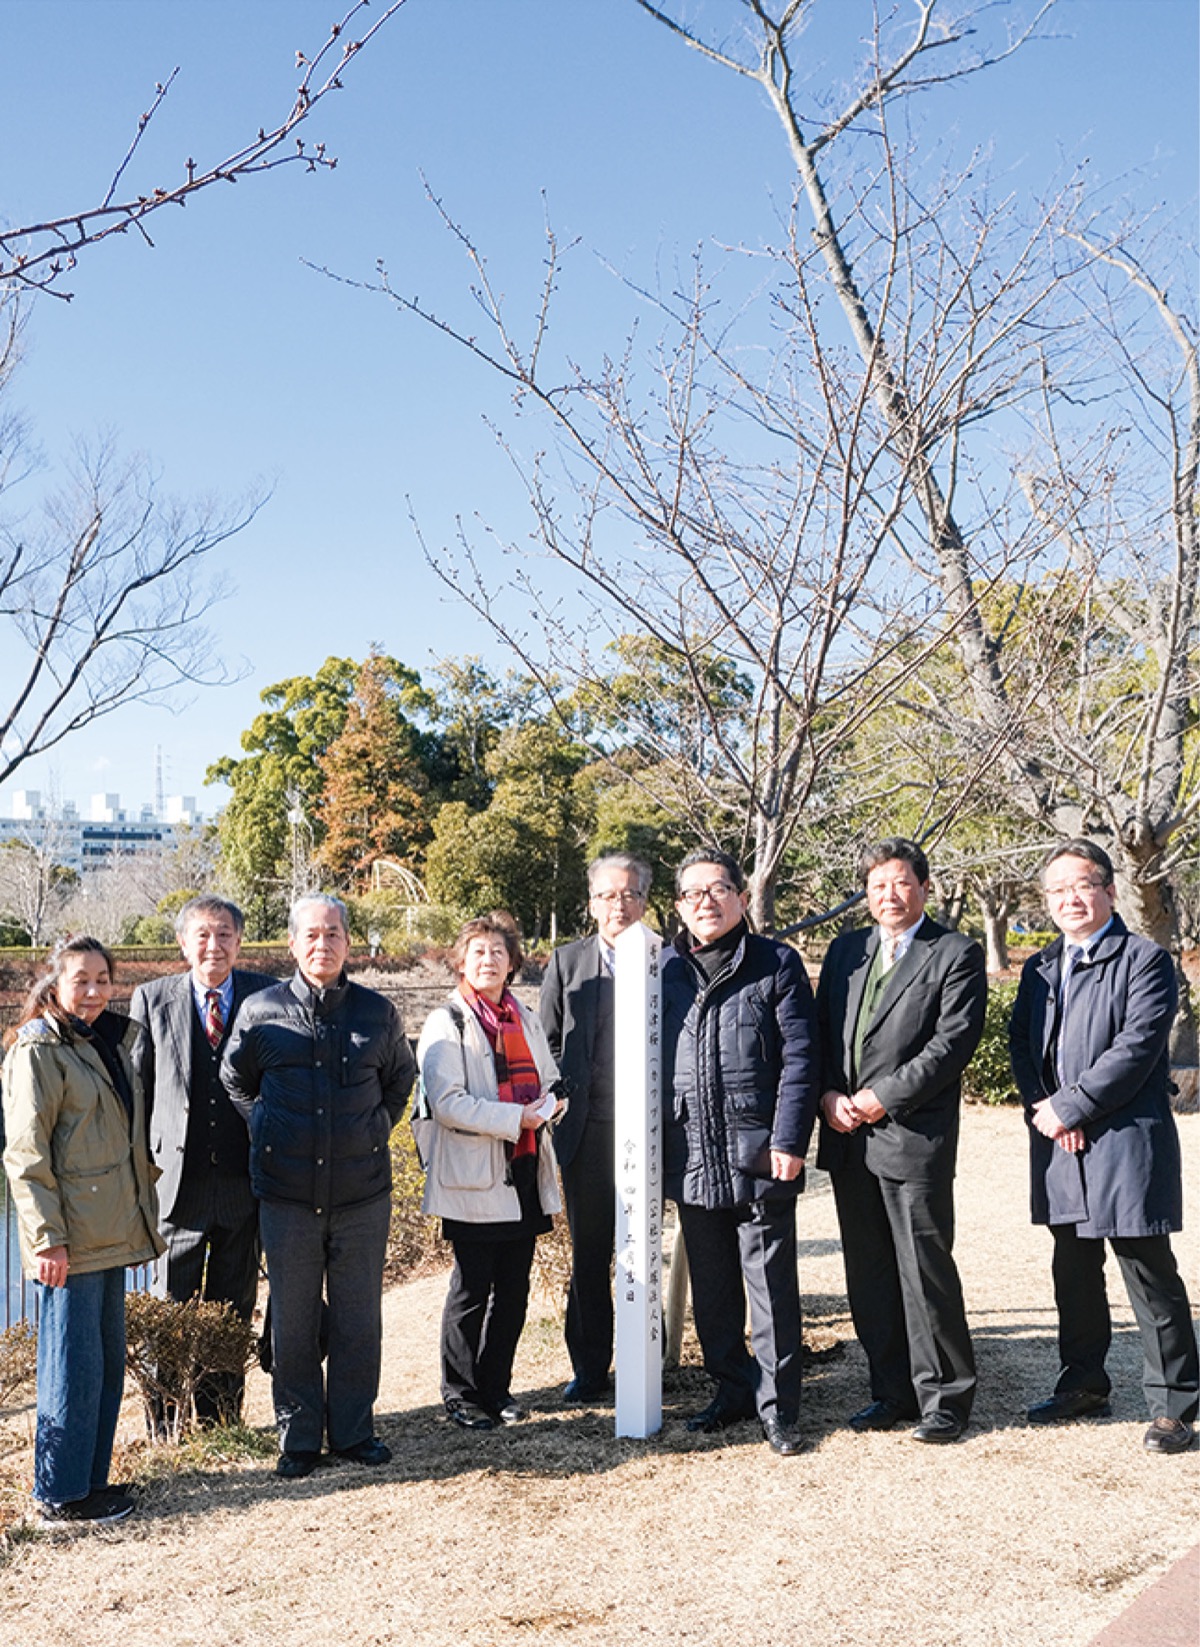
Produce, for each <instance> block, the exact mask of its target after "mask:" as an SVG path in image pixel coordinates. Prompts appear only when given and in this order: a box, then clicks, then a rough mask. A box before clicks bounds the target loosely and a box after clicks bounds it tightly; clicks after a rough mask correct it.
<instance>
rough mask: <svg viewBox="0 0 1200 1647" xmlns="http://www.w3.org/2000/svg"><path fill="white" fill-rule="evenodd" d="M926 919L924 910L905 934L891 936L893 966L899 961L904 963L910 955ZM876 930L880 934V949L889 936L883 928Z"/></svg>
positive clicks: (898, 933)
mask: <svg viewBox="0 0 1200 1647" xmlns="http://www.w3.org/2000/svg"><path fill="white" fill-rule="evenodd" d="M924 919H925V912H924V911H923V910H922V912H921V914H920V915H919V916H918V918H917V919H916V920H915V921H914V922H913V924H912V925H911V926H909V927H905V929H904V931H903V932H896V933H893V934H891V943H892V945H893V949H892V966H895V965H896V962H897V961H902V960H903V959H904V957H905V956H906V955H907V954H908V952H909V950H910V949H911V948H912V941H913V939H914V938H915V937H916V935H917V933H918V931H919V930H920V927H921V922H922V921H923V920H924ZM875 930H876V932H878V934H879V944H880V948H882V947H883V942H884V938H885V937H886V936H887V934H885V932H884V930H883V928H882V927H881V926H880V927H876V929H875Z"/></svg>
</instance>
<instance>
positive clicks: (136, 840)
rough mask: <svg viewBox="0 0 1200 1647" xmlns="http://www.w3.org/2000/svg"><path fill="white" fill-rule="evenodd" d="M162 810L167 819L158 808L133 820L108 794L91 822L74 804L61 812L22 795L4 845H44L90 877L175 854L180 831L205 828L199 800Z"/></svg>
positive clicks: (3, 821) (171, 803)
mask: <svg viewBox="0 0 1200 1647" xmlns="http://www.w3.org/2000/svg"><path fill="white" fill-rule="evenodd" d="M163 810H164V812H165V814H166V815H165V817H162V818H158V817H156V816H155V813H154V809H153V807H150V806H143V807H142V809H141V811H140V812H139V814H138V816H137V817H136V818H131V817H130V815H129V813H128V812H127V811H126V810H125V809H124V808H123V807H122V805H121V797H120V795H112V794H103V795H93V796H92V798H91V802H90V805H89V808H88V813H89V815H88V817H87V818H80V816H79V812H78V809H77V808H76V806H75V804H74V803H73V802H71V801H67V802H64V803H63V805H62V806H58V807H56V806H53V805H51V804H50V802H48V801H46V800H45V799H44V798H43V796H42V794H41V791H40V790H37V789H18V790H17V791H16V792H15V793H14V794H13V796H12V800H11V803H10V811H9V815H8V816H7V817H0V841H14V840H15V841H26V842H28V843H29V844H30V845H31V846H37V847H41V846H43V845H45V846H46V847H47V848H48V849H49V850H50V851H51V852H52V853H53V854H54V858H55V861H56V862H58V863H60V864H63V865H65V867H66V868H68V869H73V870H75V871H76V873H78V874H86V873H87V872H88V870H90V869H99V868H102V867H103V866H104V865H105V864H107V863H111V862H112V860H113V859H114V858H116V857H127V856H130V855H134V854H136V855H138V856H145V855H146V854H158V853H160V852H170V851H172V850H173V849H174V847H175V846H176V845H177V844H178V830H179V829H180V828H181V827H187V828H195V827H196V826H197V825H198V824H200V823H201V822H203V815H202V814H201V813H200V812H198V811H197V809H196V798H195V796H194V795H173V796H171V798H170V799H169V800H168V801H167V802H166V804H165V806H164V808H163Z"/></svg>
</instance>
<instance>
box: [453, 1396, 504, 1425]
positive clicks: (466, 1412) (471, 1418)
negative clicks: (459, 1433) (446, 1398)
mask: <svg viewBox="0 0 1200 1647" xmlns="http://www.w3.org/2000/svg"><path fill="white" fill-rule="evenodd" d="M446 1412H447V1415H448V1416H449V1418H450V1421H451V1423H454V1424H457V1425H458V1427H459V1429H460V1430H494V1429H495V1428H496V1420H495V1419H494V1418H493V1417H492V1415H491V1413H485V1412H484V1410H483V1408H482V1407H477V1406H475V1404H474V1402H471V1401H451V1402H448V1403H447V1405H446Z"/></svg>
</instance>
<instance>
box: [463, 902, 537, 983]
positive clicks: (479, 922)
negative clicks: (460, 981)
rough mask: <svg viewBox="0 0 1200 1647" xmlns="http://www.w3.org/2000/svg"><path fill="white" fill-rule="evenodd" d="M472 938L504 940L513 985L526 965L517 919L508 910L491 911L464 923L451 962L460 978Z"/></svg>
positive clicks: (509, 974)
mask: <svg viewBox="0 0 1200 1647" xmlns="http://www.w3.org/2000/svg"><path fill="white" fill-rule="evenodd" d="M472 938H503V939H504V947H505V948H506V949H507V950H508V969H509V970H508V980H507V981H508V982H509V983H511V982H512V981H513V979H514V978H515V977H516V975H517V973H518V972H520V970H521V968H522V967H523V966H524V965H525V951H524V950H523V949H522V947H521V929H520V927H519V926H518V925H517V923H516V920H515V918H514V917H513V916H512V915H510V914H509V913H508V911H507V909H493V910H489V912H488V913H487V914H486V915H477V916H476V917H475V919H474V920H473V921H464V922H463V924H462V926H460V927H459V929H458V936H457V937H456V938H455V940H454V947H453V949H451V951H450V961H451V964H452V965H453V967H454V970H455V972H457V973H458V975H459V977H461V976H462V969H463V962H464V961H465V960H466V958H467V946H468V945H469V944H470V942H471V939H472Z"/></svg>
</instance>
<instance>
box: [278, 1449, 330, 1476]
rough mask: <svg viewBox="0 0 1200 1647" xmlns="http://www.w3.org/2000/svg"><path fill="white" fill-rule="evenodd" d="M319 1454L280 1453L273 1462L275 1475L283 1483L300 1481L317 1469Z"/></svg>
mask: <svg viewBox="0 0 1200 1647" xmlns="http://www.w3.org/2000/svg"><path fill="white" fill-rule="evenodd" d="M320 1456H321V1455H320V1453H280V1455H279V1457H278V1458H277V1459H276V1460H275V1474H276V1475H281V1476H282V1477H283V1479H284V1480H285V1481H301V1480H303V1478H304V1477H305V1476H306V1475H311V1474H312V1473H313V1471H314V1470H315V1469H316V1467H317V1460H318V1459H319V1458H320Z"/></svg>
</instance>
